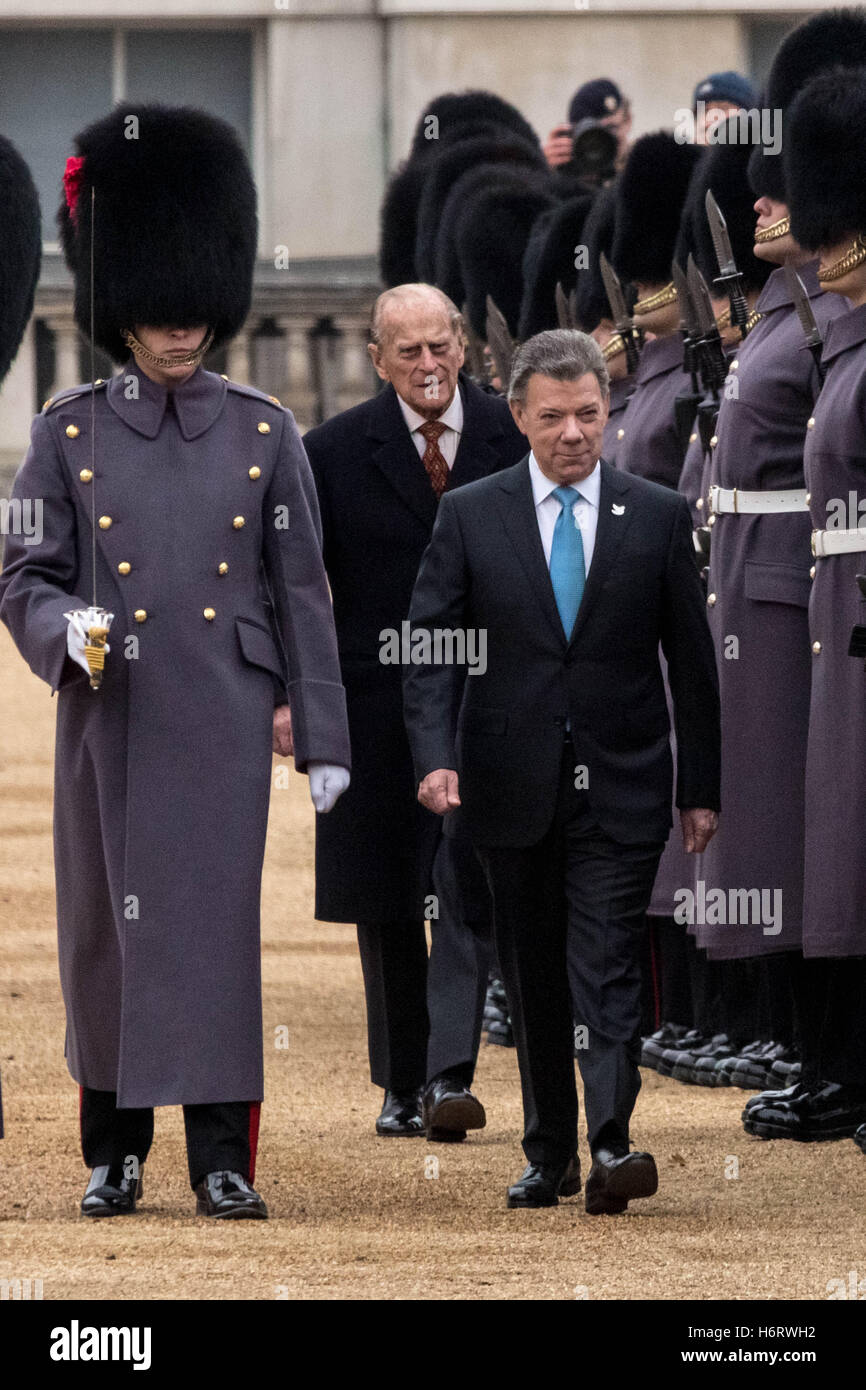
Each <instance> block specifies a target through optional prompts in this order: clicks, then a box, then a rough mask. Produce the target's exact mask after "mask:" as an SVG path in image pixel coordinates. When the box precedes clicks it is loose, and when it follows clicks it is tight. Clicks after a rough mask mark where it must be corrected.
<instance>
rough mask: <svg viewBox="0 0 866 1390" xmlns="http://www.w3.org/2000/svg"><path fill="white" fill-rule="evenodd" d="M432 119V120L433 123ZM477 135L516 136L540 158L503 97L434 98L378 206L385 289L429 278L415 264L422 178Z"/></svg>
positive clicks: (533, 138)
mask: <svg viewBox="0 0 866 1390" xmlns="http://www.w3.org/2000/svg"><path fill="white" fill-rule="evenodd" d="M431 117H435V118H436V120H435V124H434V123H433V122H432V121H431V119H430V118H431ZM480 136H485V137H487V138H488V139H491V140H499V141H503V140H506V141H507V140H511V139H513V138H514V137H517V138H518V139H520V140H524V141H526V143H527V144H528V145H531V146H533V147H534V149H535V151H536V153H537V155H538V157H539V158H540V153H541V146H540V143H539V139H538V136H537V135H536V133H535V131H534V130H533V129H532V126H531V125H530V124H529V122H528V121H527V120H525V119H524V117H523V116H522V115H521V114H520V112H519V111H518V110H517V107H516V106H512V105H511V104H510V103H509V102H507V101H504V100H503V99H502V97H498V96H496V95H495V93H493V92H483V91H470V92H445V93H443V94H442V95H441V96H438V97H434V99H433V100H432V101H431V102H429V104H428V105H427V107H426V108H425V110H424V111H423V112H422V113H421V115H420V116H419V118H418V123H417V125H416V127H415V133H414V135H413V137H412V148H411V151H410V154H409V157H408V159H406V160H405V161H404V162H403V164H401V165H400V167H399V168H398V169H397V170H396V172H395V173H394V174H392V176H391V178H390V180H389V182H388V186H387V188H386V190H385V197H384V200H383V202H382V208H381V212H380V216H379V227H380V231H379V272H380V274H381V276H382V280H383V282H384V284H385V285H386V286H387V287H388V288H390V287H391V286H393V285H403V284H408V283H411V282H414V281H417V280H423V279H425V278H429V277H430V275H431V268H430V264H429V263H428V264H427V272H426V277H425V276H424V275H422V274H421V273H420V270H419V267H418V266H417V265H416V262H415V249H416V240H417V236H418V204H419V202H420V199H421V192H422V189H423V187H424V182H425V179H426V176H427V173H428V171H429V169H430V167H431V165H432V164H433V163H434V162H435V160H436V159H437V158H438V156H439V154H440V153H441V152H442V150H443V149H445V147H446V146H447V145H453V144H455V143H456V142H457V141H458V140H460V141H462V140H469V139H474V138H476V137H480ZM434 235H435V229H434ZM428 254H429V248H428Z"/></svg>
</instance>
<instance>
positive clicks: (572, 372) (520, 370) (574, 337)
mask: <svg viewBox="0 0 866 1390" xmlns="http://www.w3.org/2000/svg"><path fill="white" fill-rule="evenodd" d="M587 372H594V373H595V376H596V378H597V380H598V384H599V386H600V388H601V394H602V396H605V397H606V396H609V395H610V377H609V375H608V370H607V365H606V363H605V360H604V353H603V352H602V350H601V348H600V347H599V345H598V343H597V342H596V341H595V338H591V337H590V335H589V334H588V333H579V332H578V331H577V329H576V328H551V329H548V331H547V332H546V333H536V335H535V337H534V338H528V339H527V340H526V342H525V343H524V344H523V346H522V347H521V348H518V350H517V352H516V353H515V356H514V362H513V364H512V368H511V380H510V381H509V383H508V399H509V400H510V401H520V402H523V401H525V400H526V391H527V388H528V386H529V378H530V377H531V376H535V375H536V373H537V374H538V375H540V376H550V377H553V379H554V381H576V380H577V378H578V377H581V376H586V373H587Z"/></svg>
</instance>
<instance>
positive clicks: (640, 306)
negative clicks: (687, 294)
mask: <svg viewBox="0 0 866 1390" xmlns="http://www.w3.org/2000/svg"><path fill="white" fill-rule="evenodd" d="M676 297H677V287H676V285H675V284H674V282H673V280H671V281H670V283H669V284H667V285H665V287H664V289H662V290H658V291H657V293H656V294H651V295H648V297H647V298H646V299H639V300H638V301H637V303H636V304H635V306H634V309H633V310H632V313H634V314H651V313H652V312H653V310H654V309H663V308H664V307H665V305H666V304H674V303H675V302H676Z"/></svg>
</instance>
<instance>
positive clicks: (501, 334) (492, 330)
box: [487, 295, 514, 391]
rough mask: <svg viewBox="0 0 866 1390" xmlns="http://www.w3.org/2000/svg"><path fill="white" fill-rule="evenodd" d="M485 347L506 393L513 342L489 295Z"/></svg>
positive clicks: (503, 316)
mask: <svg viewBox="0 0 866 1390" xmlns="http://www.w3.org/2000/svg"><path fill="white" fill-rule="evenodd" d="M487 346H488V347H489V349H490V356H491V357H492V358H493V365H494V367H495V368H496V375H497V376H498V377H499V380H500V382H501V383H502V389H503V391H507V390H508V383H509V381H510V380H511V364H512V362H513V361H514V340H513V339H512V337H511V333H510V332H509V330H508V324H507V323H506V321H505V315H504V314H503V312H502V310H501V309H500V308H498V306H497V305H496V303H495V302H494V300H493V299H491V297H490V295H488V296H487Z"/></svg>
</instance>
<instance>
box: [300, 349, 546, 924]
mask: <svg viewBox="0 0 866 1390" xmlns="http://www.w3.org/2000/svg"><path fill="white" fill-rule="evenodd" d="M460 391H461V395H462V397H463V409H464V419H463V433H462V435H461V439H460V446H459V448H458V450H457V457H456V459H455V461H454V466H453V468H452V469H451V472H450V475H449V481H448V491H447V492H446V494H445V495H446V496H449V495H450V492H451V491H452V490H453V489H455V488H457V489H459V488H460V487H461V485H462V484H464V483H469V482H472V481H473V480H476V479H479V478H484V477H486V476H487V475H488V474H490V473H493V472H495V471H496V470H497V469H501V468H506V467H508V466H510V465H511V464H513V463H515V462H516V460H517V459H518V458H520V457H521V456H522V455H523V454H524V453H525V451H526V441H525V439H524V437H523V435H522V434H520V432H519V431H518V429H517V427H516V426H515V424H514V422H513V420H512V418H511V412H510V411H509V409H508V406H507V405H506V403H505V401H504V400H502V399H501V398H500V397H498V396H492V395H488V394H487V393H486V392H484V391H481V390H480V389H479V388H478V387H476V386H474V385H473V384H472V383H471V382H470V381H468V380H467V379H466V378H464V377H462V376H461V379H460ZM304 444H305V446H306V449H307V454H308V456H309V459H310V463H311V465H312V469H313V476H314V478H315V481H316V488H317V492H318V497H319V506H320V510H321V517H322V534H323V545H324V556H325V567H326V569H327V573H328V579H329V581H330V585H331V591H332V594H333V599H334V619H335V622H336V628H337V642H338V647H339V654H340V666H341V670H342V674H343V681H344V683H345V686H346V700H347V707H348V715H349V732H350V737H351V742H352V759H353V761H352V783H351V786H350V787H349V790H348V791H347V792H345V793H344V795H343V796H342V797H341V798H340V800H339V801H338V802H337V804H336V806H335V807H334V809H333V810H332V811H331V812H330V813H329V814H328V815H327V816H319V817H318V818H317V822H316V916H317V917H319V918H320V919H321V920H323V921H337V922H357V921H362V922H363V921H375V920H381V919H383V918H398V917H404V916H407V915H410V916H418V915H419V914H420V913H421V911H422V909H423V899H424V896H425V894H426V893H428V892H430V887H429V869H430V864H431V862H432V854H433V851H434V849H435V845H436V841H437V838H438V835H439V832H440V822H439V818H438V817H437V816H433V815H431V814H430V812H428V811H425V810H424V808H423V807H422V806H420V805H419V804H418V801H417V796H416V792H417V787H416V784H415V777H414V772H413V768H412V757H411V753H410V751H409V744H408V741H407V738H406V731H405V728H404V725H403V705H402V692H401V680H400V677H401V668H400V666H399V665H393V666H392V665H383V664H382V662H381V660H380V653H381V649H382V638H381V636H380V634H381V633H382V631H383V630H384V629H386V628H390V629H393V630H395V631H396V632H398V633H399V632H400V624H401V623H402V622H404V621H405V620H406V619H407V618H408V616H409V601H410V598H411V596H412V586H413V585H414V583H415V579H416V576H417V573H418V565H419V564H420V561H421V556H422V555H423V553H424V550H425V548H426V546H427V544H428V542H429V540H430V536H431V533H432V530H433V523H434V521H435V520H436V513H437V509H438V507H439V506H440V505H441V503H437V501H436V495H435V493H434V492H433V489H432V486H431V484H430V479H429V477H428V475H427V472H426V469H425V468H424V465H423V463H422V462H421V459H420V458H419V456H418V452H417V450H416V448H415V446H414V444H413V442H412V439H411V437H410V435H409V431H408V430H407V428H406V422H405V420H404V419H403V415H402V413H401V411H400V406H399V402H398V398H397V394H396V392H395V391H394V388H393V387H392V386H388V387H386V388H385V389H384V390H383V391H381V392H380V394H379V395H377V396H374V397H373V398H372V400H369V401H365V402H364V403H363V404H362V405H358V406H355V407H354V408H353V409H351V410H347V411H344V412H343V414H341V415H337V416H335V418H334V419H332V420H329V421H328V422H327V423H326V424H324V425H320V426H319V427H318V428H316V429H314V430H311V431H310V432H309V434H307V435H306V436H305V438H304Z"/></svg>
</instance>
